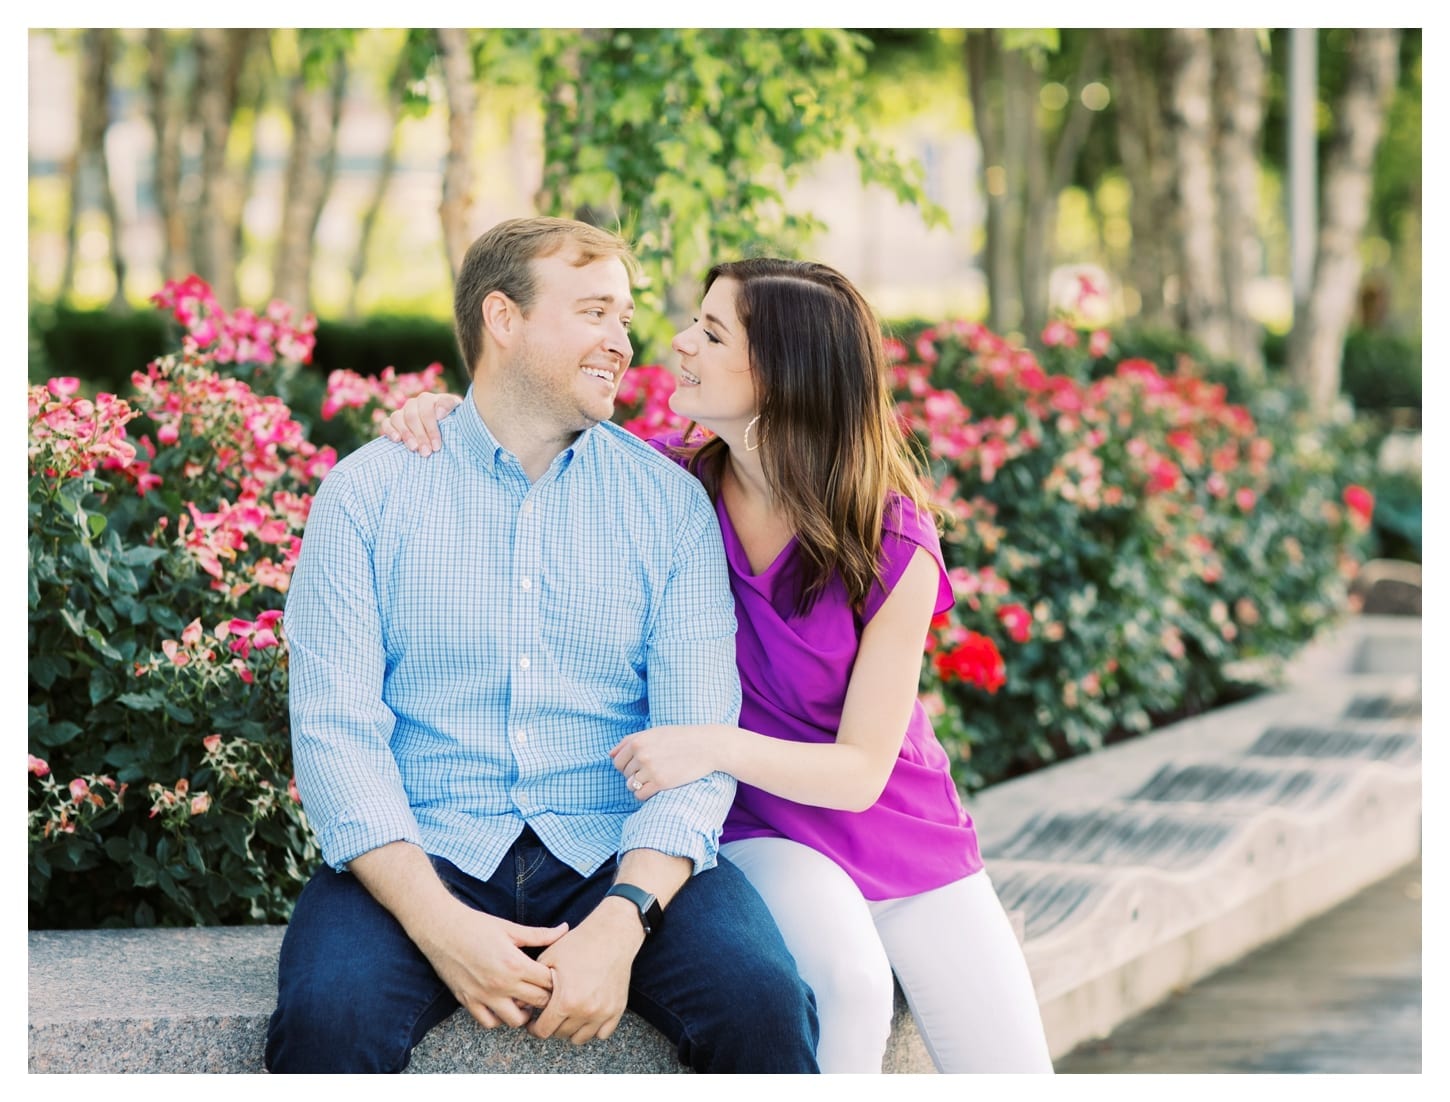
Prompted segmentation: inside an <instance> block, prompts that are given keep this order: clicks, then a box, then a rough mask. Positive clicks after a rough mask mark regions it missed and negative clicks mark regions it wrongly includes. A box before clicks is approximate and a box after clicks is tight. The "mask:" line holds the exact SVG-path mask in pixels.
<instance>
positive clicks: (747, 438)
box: [744, 413, 760, 452]
mask: <svg viewBox="0 0 1450 1102" xmlns="http://www.w3.org/2000/svg"><path fill="white" fill-rule="evenodd" d="M759 420H760V414H758V413H757V414H756V415H755V416H754V417H752V418H751V419H750V423H749V424H748V425H746V426H745V432H744V436H745V450H746V451H748V452H753V451H755V450H756V449H757V448H759V447H760V439H759V437H760V434H759V433H756V434H755V435H756V441H755V443H753V444H752V443H751V442H750V430H751V429H753V428H754V427H755V422H757V421H759Z"/></svg>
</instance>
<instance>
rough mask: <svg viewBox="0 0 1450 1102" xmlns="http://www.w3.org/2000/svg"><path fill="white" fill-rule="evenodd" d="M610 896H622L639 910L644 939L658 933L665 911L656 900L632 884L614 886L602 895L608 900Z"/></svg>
mask: <svg viewBox="0 0 1450 1102" xmlns="http://www.w3.org/2000/svg"><path fill="white" fill-rule="evenodd" d="M611 895H618V896H622V897H623V898H625V899H628V900H629V901H630V902H631V903H633V904H634V905H635V907H637V908H638V909H639V921H640V925H641V926H643V927H644V936H645V937H650V936H651V935H653V934H657V933H659V931H660V926H661V924H663V922H664V920H665V909H664V908H663V907H661V906H660V901H659V900H658V899H656V898H655V897H654V896H652V895H650V893H649V892H647V891H645V890H644V889H643V888H637V887H635V886H634V885H633V884H615V885H614V887H612V888H610V889H609V890H608V891H607V892H605V893H604V898H605V899H608V898H609V897H610V896H611Z"/></svg>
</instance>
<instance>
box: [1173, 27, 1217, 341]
mask: <svg viewBox="0 0 1450 1102" xmlns="http://www.w3.org/2000/svg"><path fill="white" fill-rule="evenodd" d="M1168 41H1169V44H1170V55H1171V56H1172V58H1173V80H1172V84H1171V87H1170V88H1169V90H1168V101H1169V120H1170V127H1171V133H1172V141H1173V171H1174V196H1175V198H1176V200H1177V203H1176V207H1177V209H1176V211H1175V219H1174V223H1173V224H1174V227H1175V229H1176V231H1177V234H1178V243H1179V262H1178V280H1179V283H1178V303H1179V305H1178V316H1179V323H1180V327H1181V328H1182V330H1183V332H1184V333H1186V334H1187V335H1188V336H1190V337H1192V338H1194V339H1195V340H1196V341H1198V342H1199V343H1200V344H1202V345H1203V348H1204V351H1205V352H1207V353H1208V354H1209V355H1210V356H1227V355H1228V352H1229V347H1228V326H1227V324H1226V320H1225V314H1224V303H1223V274H1222V268H1221V266H1220V264H1219V253H1218V234H1217V232H1216V226H1217V221H1218V212H1217V206H1218V205H1217V203H1216V202H1215V195H1214V191H1215V189H1214V150H1213V111H1212V104H1213V98H1212V91H1213V90H1212V82H1213V52H1212V50H1211V48H1210V45H1209V37H1208V32H1207V31H1205V30H1202V29H1198V28H1173V29H1171V30H1170V31H1169V32H1168Z"/></svg>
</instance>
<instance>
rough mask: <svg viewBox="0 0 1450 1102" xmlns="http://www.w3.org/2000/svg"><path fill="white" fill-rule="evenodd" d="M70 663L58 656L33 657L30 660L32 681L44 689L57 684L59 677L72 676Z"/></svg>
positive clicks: (43, 655)
mask: <svg viewBox="0 0 1450 1102" xmlns="http://www.w3.org/2000/svg"><path fill="white" fill-rule="evenodd" d="M70 670H71V667H70V663H69V662H67V661H66V660H65V659H64V658H62V657H61V656H60V655H58V654H38V655H32V656H31V659H30V680H32V681H34V682H35V683H36V684H37V685H39V686H40V687H41V688H42V689H48V688H50V687H51V686H52V685H54V684H55V680H56V678H58V677H68V676H70Z"/></svg>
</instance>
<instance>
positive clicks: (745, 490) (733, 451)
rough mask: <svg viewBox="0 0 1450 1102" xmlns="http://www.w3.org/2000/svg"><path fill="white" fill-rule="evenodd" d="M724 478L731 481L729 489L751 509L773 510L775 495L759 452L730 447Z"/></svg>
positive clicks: (726, 458) (727, 453)
mask: <svg viewBox="0 0 1450 1102" xmlns="http://www.w3.org/2000/svg"><path fill="white" fill-rule="evenodd" d="M723 474H724V476H725V478H726V479H727V480H728V481H730V482H731V483H733V485H732V486H731V490H732V492H733V493H734V494H736V495H737V496H738V498H739V500H740V501H741V502H742V503H744V504H746V505H749V506H750V507H751V508H752V509H761V510H768V511H773V510H774V507H775V495H774V494H773V493H771V490H770V481H769V480H768V479H767V478H766V477H765V465H764V464H763V463H761V461H760V453H759V452H751V451H746V450H745V449H744V448H736V447H730V448H729V449H728V450H727V452H726V457H725V470H724V472H723Z"/></svg>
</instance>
